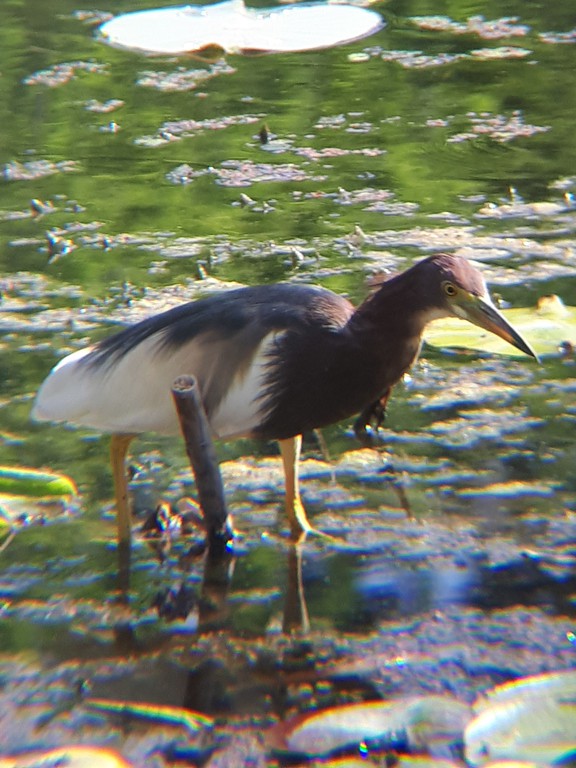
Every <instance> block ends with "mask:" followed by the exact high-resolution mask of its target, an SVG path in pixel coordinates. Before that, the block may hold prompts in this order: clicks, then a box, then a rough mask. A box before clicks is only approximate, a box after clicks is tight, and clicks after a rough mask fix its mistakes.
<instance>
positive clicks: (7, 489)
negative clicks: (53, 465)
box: [0, 467, 78, 498]
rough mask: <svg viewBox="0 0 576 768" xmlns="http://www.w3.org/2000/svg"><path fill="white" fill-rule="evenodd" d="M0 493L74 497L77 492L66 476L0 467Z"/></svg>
mask: <svg viewBox="0 0 576 768" xmlns="http://www.w3.org/2000/svg"><path fill="white" fill-rule="evenodd" d="M0 493H1V494H10V495H13V496H32V497H35V498H39V497H43V496H76V495H77V493H78V491H77V489H76V486H75V484H74V481H73V480H71V479H70V478H69V477H67V476H66V475H61V474H57V473H55V472H42V471H39V470H37V469H25V468H23V467H0Z"/></svg>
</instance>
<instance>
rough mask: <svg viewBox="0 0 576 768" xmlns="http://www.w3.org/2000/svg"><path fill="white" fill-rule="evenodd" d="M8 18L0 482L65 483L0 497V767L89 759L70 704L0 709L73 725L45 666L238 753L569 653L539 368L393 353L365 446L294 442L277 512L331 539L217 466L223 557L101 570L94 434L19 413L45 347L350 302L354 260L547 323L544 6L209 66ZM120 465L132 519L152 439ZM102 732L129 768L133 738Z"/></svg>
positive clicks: (223, 449)
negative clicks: (193, 717)
mask: <svg viewBox="0 0 576 768" xmlns="http://www.w3.org/2000/svg"><path fill="white" fill-rule="evenodd" d="M31 8H32V6H30V5H29V4H24V3H23V4H18V3H14V4H10V5H6V6H2V8H0V20H1V24H0V28H2V30H3V38H4V43H3V44H2V46H1V47H0V50H1V53H0V67H1V69H2V77H1V78H0V92H1V94H2V98H1V99H0V120H1V122H2V125H3V138H2V146H1V159H2V162H3V163H4V176H3V180H2V182H1V183H0V242H1V245H2V247H1V250H0V270H1V278H0V279H1V288H2V302H1V303H0V330H1V331H2V336H1V338H0V355H1V369H2V377H1V381H0V397H1V402H0V463H2V464H11V465H21V466H30V467H36V466H46V467H50V468H52V469H55V470H60V471H64V472H66V473H67V474H69V475H71V476H72V477H73V478H74V479H75V480H76V482H77V483H78V485H79V488H80V490H81V494H82V495H81V498H80V500H79V502H78V503H77V505H75V506H74V507H73V508H62V507H60V506H54V505H52V506H49V507H46V506H41V507H40V508H38V507H36V506H32V505H31V504H29V503H25V504H22V503H20V505H19V506H13V503H11V504H10V505H6V512H5V515H6V517H8V518H9V519H10V522H11V524H12V525H14V527H15V529H16V530H17V535H16V537H15V538H13V539H12V540H9V541H8V542H7V545H6V546H5V548H4V550H3V551H2V552H1V553H0V558H1V559H0V615H1V617H2V621H1V622H0V647H1V649H2V651H3V653H4V654H5V655H4V662H3V666H2V681H3V685H4V693H3V694H2V695H3V703H5V704H6V707H5V710H4V711H6V712H7V713H8V714H7V715H6V717H7V718H8V722H9V724H10V728H9V729H7V732H6V734H7V735H2V737H0V745H1V746H2V748H3V749H6V750H8V749H11V750H12V749H16V748H20V747H23V746H26V745H30V746H31V745H34V744H37V745H49V744H59V743H62V742H63V741H67V740H68V741H69V740H70V738H71V736H72V735H73V734H74V732H75V728H76V730H77V731H78V732H79V733H81V734H82V736H81V740H83V741H89V740H90V739H92V740H94V739H95V740H96V741H97V742H98V743H103V742H102V734H100V735H95V732H94V731H93V730H91V728H92V727H93V724H92V725H91V724H88V725H86V724H85V723H84V721H83V720H82V718H83V717H84V715H82V714H78V713H77V712H76V710H74V709H72V710H71V711H72V712H73V713H76V714H73V715H71V716H70V720H69V722H68V724H64V722H63V720H62V718H60V719H59V717H56V716H54V717H55V719H54V720H53V721H51V725H50V727H48V728H44V729H43V730H42V729H40V730H39V729H38V717H39V715H38V712H33V713H32V714H31V713H30V711H29V709H27V706H28V704H27V699H26V696H25V695H24V693H23V691H24V690H28V691H29V692H30V691H32V694H31V695H36V696H38V697H39V698H40V699H41V700H42V702H43V703H42V706H41V709H42V712H44V710H47V711H49V712H54V711H60V710H59V707H60V706H61V704H62V699H64V700H65V701H66V702H68V703H69V704H70V707H72V708H73V707H74V706H75V699H74V698H73V691H74V685H75V683H74V681H76V680H78V679H82V680H84V679H86V680H89V681H90V683H91V684H92V686H93V687H94V690H95V691H96V692H97V695H98V696H108V697H112V698H114V697H118V698H130V699H137V700H141V701H156V702H160V703H170V704H178V705H184V706H188V707H190V708H194V709H198V710H200V711H203V712H206V713H210V714H217V715H218V716H220V717H222V718H223V720H222V723H223V728H224V730H225V729H226V728H227V727H234V723H236V720H235V718H238V722H239V723H241V725H242V727H241V729H240V730H241V733H242V734H246V733H250V734H251V733H253V731H254V728H256V729H257V728H259V727H260V726H261V725H262V724H269V723H271V722H274V721H275V720H276V719H278V718H281V717H284V716H285V715H286V714H291V713H294V712H296V711H302V710H304V709H310V708H314V707H322V706H328V705H330V704H333V703H337V702H342V701H348V700H359V699H363V698H366V697H368V698H371V697H373V696H387V695H390V694H398V693H415V692H426V691H428V692H429V691H450V692H454V693H456V695H458V697H460V698H461V699H463V700H466V701H470V700H471V699H472V698H473V695H474V694H475V693H476V692H477V691H478V690H481V689H483V688H485V687H487V686H488V685H491V684H493V683H495V682H501V681H503V680H506V679H509V678H513V677H516V676H520V675H525V674H529V673H532V672H536V671H544V670H549V669H555V668H563V667H569V666H573V658H574V656H573V654H574V645H573V643H574V640H573V634H572V631H573V623H574V594H575V586H576V585H575V584H574V576H573V574H574V558H575V555H576V553H575V546H574V541H575V540H576V529H575V525H576V523H575V514H576V499H575V482H574V466H575V465H576V438H575V432H574V418H575V415H576V406H575V403H576V399H575V391H576V375H575V362H574V357H573V355H572V354H571V353H570V351H569V350H568V352H566V350H564V352H563V353H562V354H561V353H559V354H558V355H555V356H552V357H547V358H545V359H544V360H543V362H542V365H540V366H538V365H537V364H535V363H534V362H532V361H529V360H521V359H511V358H505V357H495V356H492V357H491V356H480V355H475V354H460V353H458V354H456V353H452V354H443V353H441V352H439V351H436V350H433V349H431V348H426V349H425V351H424V356H423V358H422V360H421V362H420V363H419V364H418V366H417V367H416V368H415V369H414V371H413V373H412V376H411V377H410V379H409V380H407V381H406V382H405V384H404V385H402V386H400V387H398V388H397V391H396V392H395V395H394V398H393V401H392V403H391V407H390V410H389V417H388V420H387V422H386V425H385V429H384V430H383V432H382V435H381V440H380V441H379V443H378V446H377V450H375V451H369V450H368V451H367V450H359V448H358V445H357V443H356V442H355V440H354V438H353V436H352V433H351V430H350V425H348V424H342V425H337V426H335V427H332V428H330V429H329V430H326V433H325V440H326V443H327V446H328V450H329V453H330V454H331V461H330V462H328V461H326V457H325V456H323V454H322V451H321V450H320V447H319V445H318V443H317V441H316V440H315V439H314V437H313V436H310V438H309V440H308V442H307V443H306V450H305V455H306V457H307V461H306V462H304V466H303V472H302V475H303V483H304V498H305V501H306V503H307V507H308V509H309V511H310V515H311V517H312V518H313V520H314V523H315V525H317V527H318V528H320V529H321V530H324V531H327V532H330V533H333V534H335V535H337V536H338V537H339V541H338V542H336V543H331V544H327V543H325V542H322V541H319V540H312V541H310V542H308V543H306V545H305V546H304V547H303V549H302V550H301V551H298V552H295V551H294V550H292V549H291V548H290V547H289V546H288V544H287V542H286V530H285V524H284V520H283V517H282V514H281V513H280V508H281V494H280V491H279V483H280V478H281V475H280V469H279V460H278V458H277V457H276V455H275V454H276V449H275V447H274V446H272V445H256V444H251V443H247V442H242V443H235V444H227V445H221V446H219V454H220V456H221V458H222V460H223V474H224V479H225V484H226V490H227V494H228V498H229V502H230V507H231V511H232V513H233V515H234V519H235V522H236V526H237V528H238V530H239V531H240V533H241V536H240V537H239V539H238V541H237V543H236V547H235V553H234V557H232V558H230V559H226V560H224V561H223V562H220V563H216V564H214V563H210V562H208V563H207V562H205V558H204V556H202V555H201V554H199V553H198V552H197V547H196V546H195V545H196V543H197V541H198V533H196V534H195V535H192V536H191V537H188V538H181V537H175V538H174V540H173V541H170V542H167V541H164V542H160V543H158V542H156V543H153V542H152V543H151V542H150V541H144V540H143V539H142V538H141V537H138V538H137V541H136V543H135V547H134V551H133V553H132V561H131V564H130V568H129V569H128V568H126V563H121V564H120V567H119V563H118V558H117V553H116V550H115V546H114V523H113V518H112V516H111V515H110V512H109V501H110V497H111V479H110V474H109V468H108V456H107V444H106V441H105V439H102V438H100V437H99V436H97V435H94V434H91V433H87V432H85V431H82V430H73V429H66V428H63V427H54V428H51V427H46V426H42V427H40V426H35V425H31V424H30V423H29V419H28V414H29V409H30V403H31V398H32V396H33V393H34V391H35V389H36V387H37V386H38V384H39V382H40V381H41V380H42V378H43V376H44V375H45V374H46V372H47V371H48V370H49V368H50V367H51V366H52V365H53V363H54V362H55V360H56V359H58V358H59V357H60V356H61V355H62V354H63V353H64V352H67V351H70V350H73V349H75V348H78V347H80V346H83V345H84V344H85V343H86V341H87V340H88V339H93V338H98V337H100V336H101V335H102V334H104V333H108V332H109V331H110V328H111V327H114V326H115V325H117V324H118V323H122V322H127V321H132V320H134V319H137V318H138V317H140V316H143V315H144V314H146V313H149V312H150V311H155V310H157V309H160V308H163V307H164V306H165V305H166V304H167V303H171V302H174V301H181V300H185V299H187V298H191V297H194V296H196V295H198V294H201V293H203V292H206V291H209V290H218V289H220V288H222V287H226V286H227V285H228V284H231V283H233V282H239V283H257V282H271V281H274V280H293V281H308V282H309V281H314V282H320V283H322V284H323V285H326V286H327V287H330V288H332V289H334V290H338V291H342V292H346V293H348V294H349V295H350V296H352V297H353V298H354V299H359V298H360V297H361V296H362V295H363V292H364V283H365V280H366V277H367V275H369V274H371V273H372V272H373V271H375V270H378V269H386V270H396V269H403V268H404V267H405V266H407V265H408V264H410V263H412V261H413V259H415V258H417V257H420V256H422V255H423V254H426V253H429V252H431V251H434V250H442V249H445V250H449V251H456V252H459V253H462V254H464V255H467V256H469V257H471V258H474V259H476V260H478V261H479V262H480V263H481V264H482V267H483V271H484V272H485V274H486V276H487V279H488V281H489V283H490V284H491V287H492V290H493V293H495V294H498V295H499V296H500V297H501V299H502V301H503V302H505V303H506V302H508V303H510V304H512V305H515V306H532V307H533V306H535V304H536V301H537V299H538V298H539V297H540V296H543V295H546V294H550V293H556V294H558V295H559V296H561V298H562V299H563V301H564V302H565V304H567V305H575V304H576V281H575V280H574V275H575V273H576V272H575V267H576V250H575V236H574V230H575V222H576V211H575V210H574V206H573V202H572V197H571V195H572V194H573V192H574V187H575V185H576V165H575V157H574V145H573V115H574V107H575V106H576V105H575V104H574V103H573V102H574V99H575V98H576V96H575V92H574V89H573V87H572V78H573V72H574V66H575V63H576V62H574V57H575V56H576V48H575V47H574V34H573V31H572V32H571V30H573V26H572V25H573V18H574V10H575V8H574V4H573V3H562V4H557V5H556V6H555V7H553V8H552V7H548V6H546V8H545V9H539V8H537V7H536V6H531V7H530V9H527V8H526V7H525V5H524V4H514V3H509V4H507V6H506V8H503V7H502V4H491V3H476V4H468V6H467V7H465V8H464V7H462V8H460V9H459V16H458V19H455V21H459V22H461V23H464V22H466V20H467V19H469V18H471V17H472V16H474V14H483V15H484V17H485V19H488V20H490V19H499V18H501V17H503V16H514V15H518V17H519V18H518V20H517V21H515V22H508V23H507V25H506V24H500V25H498V24H492V25H487V26H486V27H483V26H482V25H480V26H478V22H476V28H475V29H473V30H471V29H468V30H467V31H465V32H463V31H462V30H459V29H456V28H455V27H454V26H451V25H450V23H449V22H447V21H444V22H442V23H441V24H440V26H441V29H440V30H432V29H430V26H431V25H430V22H429V21H428V22H423V21H421V20H414V19H415V17H418V16H424V15H425V14H428V13H429V9H428V8H427V7H425V6H424V5H423V4H421V3H420V4H418V3H416V4H412V5H410V6H408V5H406V4H404V3H393V4H391V5H388V6H385V7H383V8H382V9H381V10H382V13H383V14H384V16H385V17H386V19H387V21H388V27H387V28H386V29H385V30H383V31H382V32H381V33H379V34H378V35H376V36H374V37H373V38H370V39H368V40H365V41H362V42H359V43H356V44H355V45H353V46H348V47H344V48H340V49H334V50H329V51H323V52H318V53H313V54H302V55H294V56H270V57H263V58H258V59H245V58H240V57H229V59H228V61H227V62H226V64H216V65H214V64H206V63H201V62H196V61H171V60H162V59H160V60H146V59H143V58H141V57H139V56H135V55H132V54H128V53H126V52H120V51H113V50H109V49H107V48H104V47H103V46H101V45H100V44H98V43H96V42H94V41H93V39H92V31H93V27H92V26H91V25H90V23H87V22H85V21H83V20H82V19H81V17H80V14H78V13H76V12H77V11H78V7H77V6H75V5H74V4H72V3H65V2H60V3H58V4H57V8H56V7H55V6H54V4H51V7H50V8H48V6H47V5H45V4H39V5H38V7H35V8H34V11H35V12H34V13H31V12H30V9H31ZM110 10H112V11H118V10H119V6H118V5H115V6H114V7H111V8H110ZM122 10H127V9H126V8H125V7H124V6H123V7H122ZM528 13H530V14H532V15H531V16H530V17H528V16H527V14H528ZM453 21H454V20H453ZM436 25H438V22H436ZM567 33H569V34H567ZM562 35H564V37H562ZM418 51H420V52H421V53H417V52H418ZM477 51H481V53H477ZM474 52H476V53H474ZM66 62H68V65H66V66H62V65H63V64H64V63H66ZM112 99H114V100H116V101H113V102H111V101H110V100H112ZM102 105H106V106H102ZM264 123H266V124H267V125H268V129H269V131H270V133H271V134H273V136H272V140H271V141H270V142H269V144H267V145H264V146H262V145H260V143H259V141H258V138H257V134H258V131H259V129H260V128H261V126H262V125H263V124H264ZM243 195H244V196H245V197H243ZM31 200H36V201H37V202H35V203H34V204H31V202H30V201H31ZM357 227H360V228H361V229H360V230H359V229H357ZM566 341H571V342H574V341H575V339H574V338H571V339H566ZM134 452H135V456H134V461H135V464H136V465H138V466H139V467H141V470H140V475H139V479H138V482H137V483H135V485H138V489H137V490H138V499H139V506H140V507H141V508H142V509H141V513H142V516H145V514H146V511H149V509H150V507H151V506H153V504H154V503H155V501H156V500H157V499H158V498H159V497H162V498H166V499H168V500H170V501H173V502H176V501H177V500H178V499H179V498H180V497H181V496H183V495H186V494H188V493H189V492H190V490H191V483H190V478H189V473H188V470H187V468H186V464H185V459H184V455H183V450H182V446H181V444H180V442H179V441H175V440H174V441H170V440H165V439H163V440H160V439H157V438H155V437H154V436H145V437H143V438H141V439H139V440H138V442H137V443H136V444H135V451H134ZM253 455H256V457H257V458H250V457H251V456H253ZM239 457H244V458H242V459H241V460H239V461H238V458H239ZM134 490H136V488H134ZM406 500H408V507H409V512H410V513H411V515H412V517H411V518H410V517H409V516H407V514H406V512H407V505H406ZM42 521H44V522H45V524H40V523H41V522H42ZM291 632H293V633H295V634H291ZM398 659H402V660H403V661H402V662H401V663H400V662H397V660H398ZM51 668H53V671H52V672H50V673H49V672H48V670H50V669H51ZM167 670H168V671H167ZM206 670H208V671H206ZM294 670H296V671H297V672H298V674H295V675H293V674H292V673H293V672H294ZM303 670H304V671H305V672H304V671H303ZM49 674H50V675H51V676H49ZM298 675H300V676H298ZM176 681H178V682H176ZM199 681H200V682H199ZM351 681H352V682H351ZM40 691H42V692H43V693H42V695H40V693H39V692H40ZM202 693H203V695H201V694H202ZM70 696H72V699H73V700H72V702H71V703H70ZM67 697H68V698H67ZM66 711H68V710H66ZM44 714H45V712H44ZM76 718H78V719H76ZM80 721H81V724H80ZM231 724H232V725H231ZM83 729H84V730H83ZM151 738H152V737H151ZM155 738H156V744H159V743H160V742H161V741H162V740H161V739H160V737H159V736H158V734H156V735H155ZM110 739H111V743H114V744H115V745H117V746H120V747H121V748H122V749H124V751H125V754H126V755H129V756H130V757H131V758H132V759H133V760H134V761H135V762H136V764H143V765H144V764H146V765H152V764H153V763H152V762H151V758H150V757H146V758H145V757H143V755H148V754H149V753H148V752H147V751H146V749H147V748H148V746H149V744H148V742H146V744H144V743H143V742H142V741H138V740H137V739H135V738H134V740H133V743H132V746H130V745H128V746H127V740H126V736H125V734H124V736H122V735H119V734H115V735H114V737H113V738H112V737H110ZM109 743H110V742H109ZM135 745H136V746H135ZM252 750H253V751H255V752H256V753H257V754H260V753H258V750H256V748H255V747H254V745H252ZM154 759H155V760H156V759H157V760H158V761H159V762H158V764H162V765H163V764H165V762H166V761H168V758H166V757H163V758H160V757H157V758H154ZM261 759H262V760H264V759H265V758H264V757H262V756H261ZM270 759H271V758H270ZM160 760H162V762H160Z"/></svg>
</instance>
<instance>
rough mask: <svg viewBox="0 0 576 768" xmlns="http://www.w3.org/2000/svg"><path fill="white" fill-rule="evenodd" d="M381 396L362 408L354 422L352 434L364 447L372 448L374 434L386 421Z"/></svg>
mask: <svg viewBox="0 0 576 768" xmlns="http://www.w3.org/2000/svg"><path fill="white" fill-rule="evenodd" d="M387 400H388V398H387V397H385V398H381V399H380V400H376V402H374V403H371V404H370V405H369V406H367V407H366V408H364V410H363V411H362V413H361V414H360V416H358V418H357V419H356V421H355V422H354V427H353V429H354V434H355V435H356V439H357V440H358V441H359V442H360V443H361V445H362V446H363V447H364V448H374V444H375V439H376V435H377V434H378V431H379V430H380V428H381V427H382V425H383V424H384V422H385V421H386V402H387Z"/></svg>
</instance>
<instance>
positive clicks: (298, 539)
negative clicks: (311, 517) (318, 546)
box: [290, 524, 338, 544]
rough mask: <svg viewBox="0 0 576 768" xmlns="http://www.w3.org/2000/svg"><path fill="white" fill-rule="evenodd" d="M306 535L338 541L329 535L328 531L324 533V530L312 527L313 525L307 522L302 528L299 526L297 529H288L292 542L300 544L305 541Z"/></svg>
mask: <svg viewBox="0 0 576 768" xmlns="http://www.w3.org/2000/svg"><path fill="white" fill-rule="evenodd" d="M308 536H318V538H320V539H322V540H323V541H326V542H328V541H332V542H336V541H338V539H337V538H336V537H335V536H331V535H330V534H329V533H324V531H321V530H319V529H318V528H314V526H313V525H310V524H308V525H307V526H306V527H304V528H299V529H297V530H294V529H293V528H291V529H290V538H291V539H292V541H293V542H294V544H302V542H304V541H306V538H307V537H308Z"/></svg>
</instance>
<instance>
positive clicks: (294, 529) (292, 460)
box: [278, 435, 313, 541]
mask: <svg viewBox="0 0 576 768" xmlns="http://www.w3.org/2000/svg"><path fill="white" fill-rule="evenodd" d="M278 442H279V444H280V453H281V455H282V464H283V466H284V479H285V486H286V497H285V502H284V505H285V509H286V515H287V516H288V524H289V526H290V533H291V534H292V538H293V539H294V540H295V541H299V540H300V539H302V538H303V537H304V536H305V535H306V534H307V533H308V532H309V531H312V530H313V528H312V526H311V525H310V523H309V522H308V518H307V517H306V510H305V509H304V504H302V499H301V498H300V483H299V478H298V463H299V461H300V449H301V447H302V436H301V435H296V437H290V438H288V439H287V440H279V441H278Z"/></svg>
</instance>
